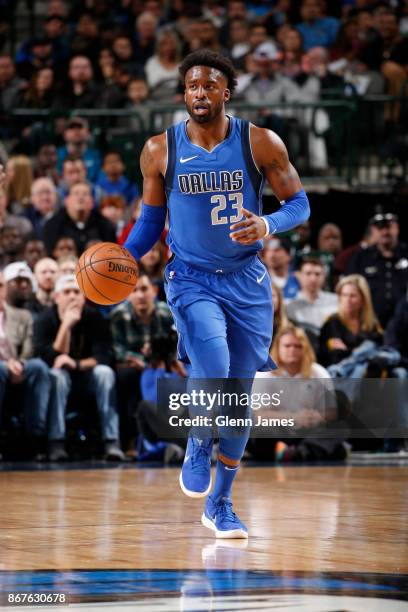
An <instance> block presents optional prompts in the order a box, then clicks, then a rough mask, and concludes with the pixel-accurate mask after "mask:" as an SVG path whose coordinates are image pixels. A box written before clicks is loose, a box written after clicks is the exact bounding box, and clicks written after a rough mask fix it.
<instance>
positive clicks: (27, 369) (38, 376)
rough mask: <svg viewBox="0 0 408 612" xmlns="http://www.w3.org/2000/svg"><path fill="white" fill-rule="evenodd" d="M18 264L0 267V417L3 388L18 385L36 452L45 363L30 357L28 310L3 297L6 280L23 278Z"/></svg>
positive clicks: (46, 384) (44, 403)
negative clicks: (1, 268)
mask: <svg viewBox="0 0 408 612" xmlns="http://www.w3.org/2000/svg"><path fill="white" fill-rule="evenodd" d="M23 263H24V262H23ZM20 264H21V262H16V263H13V264H10V265H8V266H7V267H6V268H5V270H3V271H0V420H1V411H2V405H3V400H4V396H5V392H6V390H8V391H10V392H11V394H12V395H13V392H14V391H16V389H15V388H14V386H20V385H21V387H23V404H22V407H23V415H24V424H25V430H26V434H27V436H28V437H29V440H30V442H31V443H32V445H33V454H34V456H36V455H37V456H38V454H39V451H40V449H41V439H42V437H44V436H45V435H46V427H47V412H48V401H49V395H50V378H49V372H48V367H47V365H46V364H45V363H44V362H43V361H42V360H41V359H35V358H33V322H32V318H31V314H30V313H29V312H28V311H27V310H24V309H22V308H15V307H14V306H11V305H10V304H9V303H8V302H7V300H6V296H7V293H8V290H9V287H8V286H9V285H10V283H11V282H12V281H13V280H15V279H16V278H26V276H24V275H25V274H26V272H25V271H24V268H23V267H21V265H20ZM21 274H23V276H22V277H21V276H19V275H21Z"/></svg>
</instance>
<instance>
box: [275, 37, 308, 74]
mask: <svg viewBox="0 0 408 612" xmlns="http://www.w3.org/2000/svg"><path fill="white" fill-rule="evenodd" d="M282 42H283V44H282V66H281V72H282V74H284V75H285V76H287V77H289V78H295V77H297V76H298V75H299V74H300V73H302V71H303V70H302V56H303V53H304V49H303V40H302V35H301V34H300V32H299V31H298V30H296V29H295V28H290V29H288V31H287V32H286V36H285V37H284V39H283V41H282Z"/></svg>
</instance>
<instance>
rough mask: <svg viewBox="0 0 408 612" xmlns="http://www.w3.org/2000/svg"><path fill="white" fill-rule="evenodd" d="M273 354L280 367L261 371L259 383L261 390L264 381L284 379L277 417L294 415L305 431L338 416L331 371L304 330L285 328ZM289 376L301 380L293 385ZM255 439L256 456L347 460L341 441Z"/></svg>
mask: <svg viewBox="0 0 408 612" xmlns="http://www.w3.org/2000/svg"><path fill="white" fill-rule="evenodd" d="M271 357H272V359H273V360H274V362H275V363H276V365H277V366H278V369H277V370H274V371H272V372H257V374H256V379H255V385H256V389H257V391H260V390H261V387H262V381H263V380H268V379H269V380H274V379H276V378H278V379H283V380H282V387H281V388H283V389H284V394H282V399H281V402H280V405H279V407H278V408H277V409H276V410H274V411H273V412H274V416H276V417H279V416H280V417H281V418H282V417H283V416H284V417H285V418H294V420H295V424H296V429H300V430H303V431H304V430H305V429H309V428H315V427H318V426H319V425H323V424H325V423H326V422H327V421H331V420H333V419H334V418H335V417H336V407H335V399H334V385H333V382H332V380H331V378H330V375H329V373H328V372H327V370H326V369H325V368H323V367H322V366H321V365H320V364H318V363H317V362H316V356H315V353H314V351H313V348H312V346H311V344H310V342H309V340H308V338H307V336H306V334H305V332H304V331H303V330H302V329H300V328H298V327H295V326H293V325H287V326H285V327H282V328H281V329H280V331H279V333H278V334H277V335H276V337H275V339H274V342H273V345H272V351H271ZM285 379H298V380H297V381H294V382H293V384H292V385H290V386H289V385H288V384H285V382H284V381H285ZM310 379H314V380H313V382H310V383H306V382H305V381H306V380H310ZM265 390H266V389H265ZM269 412H270V410H268V413H269ZM254 442H255V444H254V445H253V446H251V451H252V453H253V454H255V456H257V457H259V458H264V459H265V458H269V459H271V458H275V459H276V460H277V461H307V460H309V461H310V460H318V459H344V458H345V456H346V454H345V447H344V445H343V443H342V442H341V441H340V440H328V439H313V438H304V439H303V440H302V439H293V438H290V439H286V441H285V442H284V441H279V442H277V443H276V445H274V444H270V442H271V441H270V440H262V439H258V440H254ZM267 442H269V444H267Z"/></svg>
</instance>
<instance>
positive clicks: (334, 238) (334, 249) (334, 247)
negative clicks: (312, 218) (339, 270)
mask: <svg viewBox="0 0 408 612" xmlns="http://www.w3.org/2000/svg"><path fill="white" fill-rule="evenodd" d="M342 247H343V236H342V232H341V229H340V228H339V226H338V225H336V224H335V223H325V224H324V225H322V227H321V228H320V230H319V233H318V235H317V249H318V258H319V259H320V260H321V261H322V262H323V263H324V264H325V266H326V288H327V289H328V290H330V291H332V290H333V289H334V286H335V285H336V283H337V278H336V276H335V267H334V262H335V259H336V256H337V255H338V254H339V253H340V251H341V249H342Z"/></svg>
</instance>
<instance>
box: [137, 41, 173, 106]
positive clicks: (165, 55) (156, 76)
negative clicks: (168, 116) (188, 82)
mask: <svg viewBox="0 0 408 612" xmlns="http://www.w3.org/2000/svg"><path fill="white" fill-rule="evenodd" d="M180 61H181V45H180V41H179V38H178V36H177V34H176V33H175V32H174V31H173V30H162V31H161V32H160V34H159V35H158V37H157V41H156V53H155V55H153V56H152V57H150V58H149V59H148V60H147V62H146V65H145V72H146V80H147V84H148V87H149V89H150V90H151V91H152V96H153V98H154V99H155V100H168V99H169V97H170V98H171V96H174V94H175V93H176V90H177V85H178V82H179V73H178V66H179V64H180Z"/></svg>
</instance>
